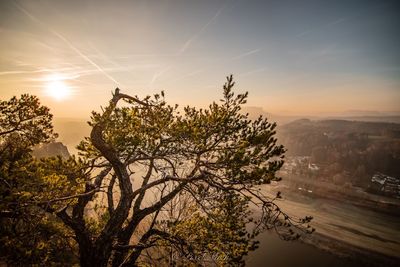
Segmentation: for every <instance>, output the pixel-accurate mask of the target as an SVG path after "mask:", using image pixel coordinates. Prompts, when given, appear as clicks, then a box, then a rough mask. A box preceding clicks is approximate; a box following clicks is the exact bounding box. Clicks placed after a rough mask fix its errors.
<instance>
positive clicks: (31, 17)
mask: <svg viewBox="0 0 400 267" xmlns="http://www.w3.org/2000/svg"><path fill="white" fill-rule="evenodd" d="M14 4H15V6H16V7H17V8H18V9H19V10H20V11H21V12H22V13H24V14H25V15H27V16H28V17H29V18H30V19H31V20H33V21H34V22H36V23H38V24H40V25H41V26H42V27H43V28H45V29H47V30H48V31H49V32H51V33H52V34H53V35H55V36H56V37H58V38H59V39H60V40H61V41H63V42H64V43H65V44H66V45H67V46H68V47H69V48H70V49H71V50H73V51H74V52H75V53H77V54H78V55H79V56H80V57H81V58H82V59H84V60H85V61H86V62H88V63H89V64H91V65H92V66H94V67H95V68H96V69H97V70H98V71H100V72H101V73H103V75H104V76H106V77H107V78H108V79H110V80H111V81H113V82H114V83H116V84H118V85H121V83H119V82H118V81H117V80H115V79H114V78H113V77H112V76H111V75H109V74H108V73H106V72H105V71H104V70H103V69H102V68H101V67H100V66H99V65H98V64H96V63H95V62H94V61H93V60H91V59H90V58H88V57H87V56H86V55H85V54H83V53H82V52H81V51H80V50H79V49H78V48H77V47H75V46H74V45H73V44H72V43H71V42H70V41H69V40H68V39H67V38H65V37H64V36H63V35H61V34H60V33H58V32H57V31H55V30H53V29H52V28H50V27H48V26H46V24H44V23H43V22H42V21H41V20H39V19H38V18H36V17H35V16H33V15H32V14H31V13H29V12H28V11H27V10H26V9H24V8H23V7H22V6H20V5H19V4H17V3H16V2H14Z"/></svg>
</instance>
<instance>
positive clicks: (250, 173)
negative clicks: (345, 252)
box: [25, 76, 312, 266]
mask: <svg viewBox="0 0 400 267" xmlns="http://www.w3.org/2000/svg"><path fill="white" fill-rule="evenodd" d="M233 86H234V82H233V79H232V76H230V77H228V78H227V82H226V84H225V85H224V88H223V99H221V103H220V104H217V103H215V102H214V103H212V104H211V105H210V106H209V107H208V108H207V109H196V108H193V107H189V106H187V107H185V108H184V110H183V111H179V109H178V106H170V105H168V104H167V103H166V102H165V100H164V93H163V92H161V94H156V95H154V96H153V97H145V98H144V99H139V98H138V97H133V96H130V95H127V94H123V93H121V92H120V90H119V89H118V88H117V89H116V90H115V93H114V94H113V96H112V99H111V100H110V102H109V104H108V106H107V107H105V108H104V109H103V111H102V112H101V113H96V112H93V113H92V120H91V122H90V126H91V127H92V130H91V133H90V137H87V138H85V140H84V141H82V142H81V144H80V145H79V146H78V148H79V150H80V157H81V158H80V159H75V158H71V159H69V161H67V162H64V161H62V160H61V159H58V160H59V162H58V165H57V164H54V162H55V160H54V159H53V160H52V161H50V163H51V162H52V164H50V163H49V162H46V161H43V163H44V167H41V168H42V169H43V171H42V172H43V173H47V174H49V173H52V175H53V180H52V181H54V180H57V181H58V180H60V181H61V182H62V183H64V184H65V185H64V186H63V187H62V188H68V190H70V192H65V191H62V190H60V191H59V192H58V193H53V194H51V196H50V197H49V196H48V195H46V196H43V194H38V195H39V196H40V197H38V195H36V196H35V197H36V199H35V201H33V202H32V201H31V202H30V203H32V204H34V205H35V207H39V208H40V209H41V210H42V211H44V212H46V213H49V214H51V215H53V216H56V217H57V218H58V221H60V222H63V223H64V225H65V226H66V227H67V228H66V229H67V230H69V231H71V233H72V234H73V237H74V239H75V240H76V243H77V245H78V247H79V261H80V264H81V266H107V265H112V266H132V265H140V264H142V265H145V264H148V263H151V262H153V261H158V263H159V264H163V263H164V264H172V263H177V264H181V265H190V264H199V263H201V262H214V263H215V264H217V265H223V264H230V265H241V264H243V257H244V256H245V255H246V254H247V253H248V252H249V251H251V250H253V249H255V248H256V247H257V241H256V240H255V237H256V236H257V234H259V233H260V232H261V231H262V230H264V229H275V230H276V231H277V232H278V234H279V235H280V236H281V237H282V238H284V239H296V238H298V237H299V232H301V231H302V232H311V231H312V229H311V228H310V227H309V228H307V227H306V224H307V223H308V222H309V221H310V220H311V217H305V218H301V219H297V220H296V219H294V218H291V217H290V216H288V215H287V214H286V213H284V212H283V211H282V210H281V209H280V208H279V207H278V206H277V205H276V204H275V202H274V201H275V199H276V198H279V197H280V193H279V194H278V195H277V196H273V197H268V196H266V195H264V194H263V193H262V191H261V187H262V185H263V184H268V183H270V182H271V181H274V180H279V178H278V177H276V175H275V174H276V172H277V171H278V170H279V169H280V168H281V166H282V164H283V159H284V148H283V146H281V145H278V144H277V139H276V138H275V137H274V135H275V127H276V124H275V123H269V122H268V121H267V119H265V118H262V117H260V118H258V119H257V120H255V121H250V120H249V119H248V115H247V114H242V113H240V109H241V105H243V104H245V103H246V98H247V93H245V94H238V95H235V94H234V93H233V91H232V88H233ZM120 102H124V103H125V104H124V105H118V104H119V103H120ZM35 175H36V176H38V177H39V178H37V179H42V180H43V179H44V178H43V177H47V178H46V179H47V180H49V178H48V175H47V176H46V175H43V174H39V175H38V174H35ZM47 180H46V181H47ZM53 183H54V182H53ZM55 184H56V185H55V186H56V187H57V185H58V184H59V182H56V183H55ZM57 188H59V187H57ZM59 189H61V188H59ZM56 192H57V190H56ZM25 203H26V202H25ZM253 210H255V211H256V212H252V211H253ZM150 252H151V253H150ZM151 255H153V256H151ZM154 255H155V256H154Z"/></svg>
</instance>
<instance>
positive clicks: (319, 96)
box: [0, 0, 400, 117]
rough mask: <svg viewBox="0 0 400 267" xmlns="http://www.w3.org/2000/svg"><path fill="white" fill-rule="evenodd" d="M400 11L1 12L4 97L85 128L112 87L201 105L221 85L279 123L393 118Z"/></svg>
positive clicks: (277, 7)
mask: <svg viewBox="0 0 400 267" xmlns="http://www.w3.org/2000/svg"><path fill="white" fill-rule="evenodd" d="M399 22H400V16H399V4H398V2H397V1H354V0H349V1H255V0H249V1H248V0H246V1H245V0H225V1H218V0H215V1H173V0H170V1H168V0H164V1H98V0H96V1H95V0H85V1H75V0H74V1H53V0H43V1H36V0H29V1H1V2H0V36H1V42H0V96H1V99H7V98H9V97H11V96H12V95H20V94H22V93H30V94H34V95H38V96H39V97H40V98H41V99H42V102H43V104H45V105H47V106H49V107H50V108H51V111H52V113H54V114H55V116H56V117H88V116H89V113H90V111H91V110H93V109H99V107H100V105H105V104H106V103H107V101H108V99H109V97H110V96H111V91H112V90H113V89H114V88H115V87H119V88H121V90H122V91H123V92H126V93H129V94H133V95H140V96H144V95H147V94H153V93H156V92H159V91H161V90H164V91H165V92H166V98H167V100H168V101H169V102H172V103H178V104H180V105H186V104H191V105H198V106H205V105H208V103H209V102H211V101H213V100H217V99H219V98H220V95H221V92H222V91H221V87H222V84H223V83H224V80H225V76H226V75H229V74H233V75H234V78H235V80H236V83H237V90H238V91H240V92H242V91H249V101H248V105H250V106H256V107H262V108H263V109H264V110H265V111H267V112H271V113H276V114H314V115H319V114H333V113H342V112H346V111H349V110H360V111H368V112H370V111H373V112H381V113H390V114H393V113H395V112H398V111H399V110H400V109H399V105H398V104H399V103H400V78H399V77H400V65H399V63H400V52H399V49H398V48H399V47H400V37H399V36H400V34H399V26H400V23H399Z"/></svg>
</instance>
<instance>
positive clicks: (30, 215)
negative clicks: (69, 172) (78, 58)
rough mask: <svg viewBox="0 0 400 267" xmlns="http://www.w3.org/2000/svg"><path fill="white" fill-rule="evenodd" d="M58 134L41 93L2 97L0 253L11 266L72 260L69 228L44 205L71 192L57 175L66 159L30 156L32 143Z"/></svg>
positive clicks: (35, 143) (0, 129)
mask: <svg viewBox="0 0 400 267" xmlns="http://www.w3.org/2000/svg"><path fill="white" fill-rule="evenodd" d="M56 136H57V135H56V134H55V133H54V132H53V126H52V115H51V114H50V113H49V109H48V108H47V107H44V106H42V105H41V104H40V102H39V99H38V98H37V97H35V96H30V95H27V94H25V95H22V96H21V97H20V98H16V97H13V98H11V99H10V100H9V101H0V251H1V252H0V256H1V258H3V259H4V260H5V261H7V262H8V263H10V264H13V265H21V264H22V265H25V264H43V263H44V264H51V263H54V262H60V261H64V262H68V255H69V254H68V251H71V250H70V246H69V245H70V244H69V243H68V242H66V239H65V238H63V236H65V235H66V234H67V232H68V229H66V228H65V227H64V226H63V224H62V223H60V222H57V221H56V220H54V216H53V217H52V215H51V214H50V213H46V211H45V210H44V209H43V207H41V205H42V204H43V203H47V200H48V199H53V198H54V197H55V196H57V194H59V193H60V192H57V191H60V190H64V192H63V193H64V194H65V193H67V190H68V187H64V188H63V186H65V182H63V181H62V180H60V179H53V178H54V177H55V176H54V173H55V167H58V166H59V165H63V164H64V165H65V164H66V163H63V162H61V161H59V160H55V159H53V160H46V161H42V162H38V161H36V160H35V159H34V158H33V157H32V156H31V152H32V147H33V146H35V145H37V144H40V143H44V142H49V141H51V140H53V139H54V138H55V137H56ZM52 166H53V167H54V168H53V171H51V167H52ZM57 189H58V190H57ZM46 195H47V196H46ZM40 199H45V200H46V202H42V203H41V201H40Z"/></svg>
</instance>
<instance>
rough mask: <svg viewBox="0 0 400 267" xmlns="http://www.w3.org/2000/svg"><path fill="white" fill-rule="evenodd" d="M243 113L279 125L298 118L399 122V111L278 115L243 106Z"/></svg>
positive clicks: (259, 108)
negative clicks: (263, 118) (265, 118)
mask: <svg viewBox="0 0 400 267" xmlns="http://www.w3.org/2000/svg"><path fill="white" fill-rule="evenodd" d="M242 112H243V113H248V114H249V116H250V118H251V119H255V118H257V117H258V116H260V115H262V116H264V117H267V118H268V119H269V121H271V122H276V123H277V124H278V125H279V126H281V125H284V124H287V123H290V122H293V121H296V120H299V119H303V118H304V119H310V120H346V121H365V122H389V123H400V112H395V111H393V112H379V111H363V110H350V111H345V112H341V113H336V114H324V113H321V115H280V114H273V113H269V112H267V111H265V110H264V109H263V108H262V107H254V106H245V107H243V108H242Z"/></svg>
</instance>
